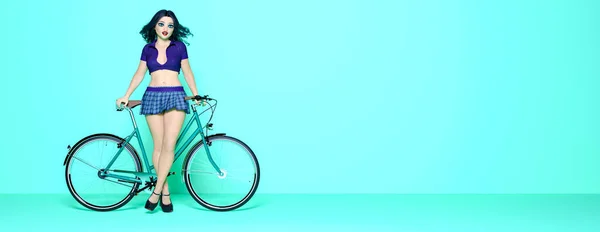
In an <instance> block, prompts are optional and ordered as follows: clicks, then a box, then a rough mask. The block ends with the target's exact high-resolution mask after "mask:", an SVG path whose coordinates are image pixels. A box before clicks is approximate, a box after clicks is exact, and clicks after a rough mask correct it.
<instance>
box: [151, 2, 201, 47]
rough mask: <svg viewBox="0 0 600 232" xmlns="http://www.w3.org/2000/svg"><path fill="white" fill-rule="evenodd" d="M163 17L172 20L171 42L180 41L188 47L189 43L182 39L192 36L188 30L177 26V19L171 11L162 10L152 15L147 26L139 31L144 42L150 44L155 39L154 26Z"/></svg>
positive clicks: (179, 25)
mask: <svg viewBox="0 0 600 232" xmlns="http://www.w3.org/2000/svg"><path fill="white" fill-rule="evenodd" d="M164 16H167V17H170V18H172V19H173V24H174V29H173V35H171V37H170V38H171V40H174V41H181V42H183V43H185V44H187V45H189V43H188V42H186V41H184V40H183V38H187V37H188V35H191V36H193V34H192V33H191V32H190V29H188V28H187V27H184V26H182V25H181V24H179V20H177V17H175V13H173V11H170V10H164V9H163V10H159V11H158V12H156V14H154V16H153V17H152V19H151V20H150V22H148V24H146V25H144V27H143V28H142V30H141V31H140V34H141V35H142V37H143V38H144V40H145V41H146V42H147V43H152V42H153V41H154V40H155V39H156V32H155V31H154V26H156V24H157V23H158V20H160V18H162V17H164Z"/></svg>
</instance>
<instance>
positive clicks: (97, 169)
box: [73, 156, 100, 171]
mask: <svg viewBox="0 0 600 232" xmlns="http://www.w3.org/2000/svg"><path fill="white" fill-rule="evenodd" d="M73 158H75V159H77V160H79V161H81V162H82V163H84V164H87V165H88V166H90V167H92V168H93V169H96V171H100V168H97V167H94V165H91V164H89V163H88V162H85V161H83V160H82V159H80V158H79V157H77V156H73Z"/></svg>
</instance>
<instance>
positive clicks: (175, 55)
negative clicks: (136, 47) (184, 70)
mask: <svg viewBox="0 0 600 232" xmlns="http://www.w3.org/2000/svg"><path fill="white" fill-rule="evenodd" d="M155 44H156V40H154V42H152V43H149V44H146V46H144V48H143V49H142V56H141V58H140V59H141V60H143V61H146V66H148V70H149V71H150V73H152V72H154V71H156V70H161V69H167V70H173V71H175V72H177V73H179V71H180V70H181V61H182V60H185V59H187V58H188V54H187V48H186V46H185V44H184V43H183V42H181V41H171V43H170V44H169V46H167V52H166V55H167V62H165V63H164V64H161V63H158V61H157V60H156V59H157V58H158V50H157V49H156V47H155V46H154V45H155Z"/></svg>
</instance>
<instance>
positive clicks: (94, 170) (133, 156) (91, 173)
mask: <svg viewBox="0 0 600 232" xmlns="http://www.w3.org/2000/svg"><path fill="white" fill-rule="evenodd" d="M121 146H124V147H123V148H122V147H121ZM121 148H122V149H123V150H122V151H121V153H119V155H118V156H117V152H118V151H119V149H121ZM69 153H70V156H69V157H68V159H67V160H66V168H65V178H66V181H67V187H68V189H69V192H70V193H71V195H73V197H74V198H75V200H77V202H79V203H80V204H81V205H83V206H85V207H86V208H88V209H92V210H96V211H109V210H115V209H118V208H120V207H122V206H123V205H125V204H127V202H129V201H130V200H131V198H132V197H133V196H134V194H135V190H137V188H138V186H139V183H137V182H133V181H131V180H135V179H136V176H135V175H134V174H132V173H133V172H141V171H142V164H141V162H140V158H139V156H138V154H137V152H136V151H135V149H134V148H133V147H132V146H131V144H129V143H125V142H124V140H123V139H122V138H120V137H118V136H115V135H112V134H94V135H90V136H88V137H85V138H83V139H81V140H80V141H79V142H77V143H76V144H75V145H74V146H73V148H71V150H70V151H69ZM111 161H112V162H113V164H112V166H111V167H110V169H108V170H107V169H106V167H107V166H108V164H109V163H110V162H111Z"/></svg>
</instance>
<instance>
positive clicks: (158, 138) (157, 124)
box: [146, 114, 167, 203]
mask: <svg viewBox="0 0 600 232" xmlns="http://www.w3.org/2000/svg"><path fill="white" fill-rule="evenodd" d="M163 118H164V116H163V115H162V114H154V115H147V116H146V121H147V122H148V127H149V128H150V134H151V135H152V141H153V143H154V149H153V151H152V164H153V165H154V169H155V171H156V172H157V173H158V171H159V170H160V163H159V162H158V161H159V158H160V154H161V151H162V146H163V145H162V143H163V137H164V136H163V132H164V124H163V120H164V119H163ZM165 187H167V186H165ZM154 192H155V193H158V194H160V191H156V190H155V191H154ZM149 200H150V202H152V203H156V202H158V196H157V195H155V194H150V199H149Z"/></svg>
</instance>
